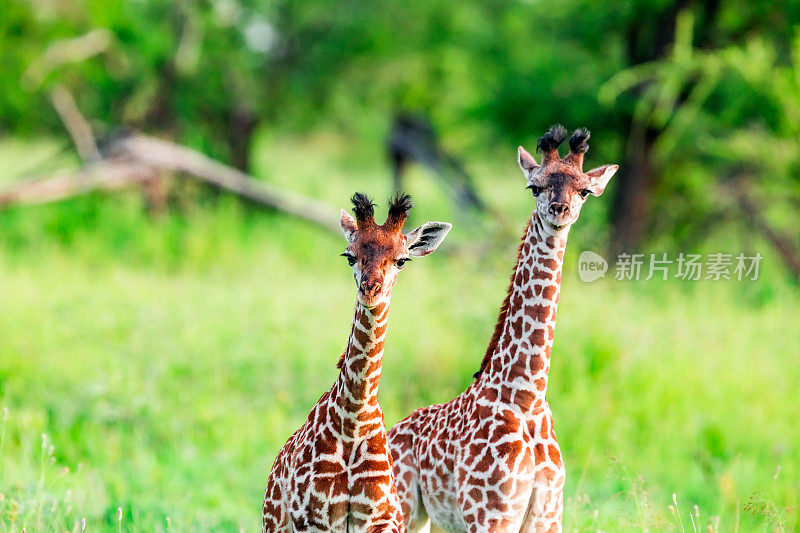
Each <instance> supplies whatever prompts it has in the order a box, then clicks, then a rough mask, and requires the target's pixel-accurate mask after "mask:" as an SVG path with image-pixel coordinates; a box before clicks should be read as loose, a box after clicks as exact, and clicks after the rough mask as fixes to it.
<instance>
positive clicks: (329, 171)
mask: <svg viewBox="0 0 800 533" xmlns="http://www.w3.org/2000/svg"><path fill="white" fill-rule="evenodd" d="M49 146H50V143H47V142H39V143H36V144H31V145H29V146H25V145H24V144H21V143H19V142H15V143H11V144H8V143H0V172H2V173H5V172H10V171H12V170H13V168H12V167H16V166H17V165H19V164H20V163H19V162H21V161H25V160H27V159H28V157H29V156H32V155H34V154H37V153H39V152H47V151H48V150H49ZM309 151H312V152H313V153H314V154H316V155H317V157H315V158H308V157H305V155H306V154H307V153H308V152H309ZM500 155H502V153H501V152H499V153H498V154H497V157H491V158H487V159H489V160H490V161H493V162H491V163H485V162H484V163H480V162H478V161H473V162H471V163H472V164H473V165H474V166H475V167H476V169H479V170H480V171H481V172H482V173H485V174H487V175H492V176H495V177H496V178H495V180H493V182H492V183H491V184H485V186H484V188H483V189H482V190H481V192H482V193H483V194H485V196H486V197H487V199H489V200H490V201H491V202H492V203H499V202H503V203H504V206H505V209H506V213H507V216H508V218H509V219H510V221H511V223H512V225H513V230H512V233H510V234H507V233H505V232H504V231H503V230H502V229H500V228H496V227H485V226H482V225H474V224H473V225H470V224H469V222H467V221H462V220H460V219H459V216H458V214H457V213H454V212H453V210H452V208H451V207H450V206H449V201H448V197H447V195H446V194H444V193H443V192H442V191H440V190H439V189H438V188H437V187H436V185H435V184H434V183H432V182H431V181H430V180H427V179H425V176H424V173H423V172H421V171H419V170H414V171H412V172H411V174H410V176H409V184H410V185H411V186H413V187H414V189H415V190H417V191H418V194H417V195H416V197H415V198H416V200H417V203H418V207H416V208H415V209H414V210H413V211H412V219H411V220H409V222H408V224H409V225H410V226H411V225H416V224H420V223H422V222H424V221H426V220H430V219H444V220H449V221H453V222H455V223H456V224H455V226H454V228H453V230H452V231H451V233H450V235H448V238H447V240H446V241H445V243H444V244H443V246H442V248H441V249H440V250H438V251H437V252H436V253H435V254H432V255H431V256H430V257H427V258H424V259H421V260H419V261H415V262H414V263H413V264H412V265H410V266H408V267H406V268H405V269H404V270H403V272H402V276H401V279H399V280H398V283H397V286H396V288H395V290H394V292H393V299H392V310H391V319H390V322H391V323H390V326H389V333H388V339H387V354H386V358H385V362H384V365H385V366H384V372H383V377H382V381H381V404H382V406H383V409H384V413H385V415H386V419H387V424H389V425H391V424H393V423H394V422H396V421H398V420H399V419H401V418H402V417H404V416H406V415H407V414H408V413H409V412H410V411H411V410H412V409H414V408H416V407H420V406H423V405H429V404H431V403H435V402H441V401H446V400H448V399H450V398H452V397H453V396H454V395H455V394H457V393H458V392H460V391H461V390H463V389H464V387H466V386H467V384H468V383H470V381H471V379H472V377H471V376H472V374H473V372H474V371H475V370H476V369H477V367H478V365H479V363H480V359H481V357H482V355H483V350H484V349H485V345H486V342H487V341H488V339H489V337H490V335H491V331H492V327H493V325H494V321H495V319H496V315H497V308H498V306H499V305H500V302H501V300H502V297H503V294H504V290H505V287H506V284H507V282H508V273H509V271H510V269H511V267H512V264H513V258H514V253H515V249H516V243H517V239H518V237H519V234H520V233H521V232H522V228H523V226H524V223H525V220H526V218H527V217H528V216H529V215H530V212H531V209H532V205H533V201H532V199H531V197H530V195H529V194H527V193H526V192H525V191H523V190H522V183H523V177H522V174H521V173H520V172H519V169H518V168H517V166H516V162H515V161H514V160H513V158H507V157H505V158H504V157H500ZM254 164H255V165H256V166H257V168H259V169H261V170H260V173H261V174H263V175H264V176H265V177H267V178H268V179H270V180H271V181H273V182H276V183H279V184H280V185H282V186H284V187H289V186H290V185H291V186H293V187H294V188H295V189H296V190H299V191H301V192H304V193H306V194H311V193H315V194H317V195H318V196H320V197H321V198H323V199H324V200H325V201H327V202H329V203H332V204H334V205H337V206H340V207H347V205H346V199H347V197H348V195H349V194H351V193H352V191H353V190H354V189H363V190H369V191H370V192H372V193H373V194H374V195H375V196H376V198H377V199H378V203H379V206H378V208H377V210H378V212H379V213H385V209H386V207H385V203H384V202H383V199H384V198H386V197H387V196H388V194H389V192H390V191H389V187H390V182H389V180H386V181H385V183H384V188H383V189H381V187H379V186H377V185H376V184H375V183H374V175H375V174H376V173H380V172H381V170H380V165H381V161H380V158H375V159H373V160H369V159H363V160H361V161H360V163H359V164H354V163H353V162H352V154H351V153H350V146H349V145H348V143H347V142H346V140H343V139H341V138H340V137H339V136H337V135H330V134H327V135H326V134H317V135H314V136H304V137H302V138H299V139H289V138H282V139H280V140H275V139H270V138H265V139H263V140H261V141H259V150H258V156H257V161H254ZM323 174H324V175H325V177H326V179H325V183H324V184H320V183H319V180H317V179H315V178H314V177H316V176H320V175H323ZM297 176H304V177H305V178H302V179H298V178H297ZM605 201H606V197H605V196H603V197H601V198H596V199H592V200H590V202H589V203H587V205H586V206H585V208H584V210H583V213H582V215H581V216H582V218H581V220H580V221H579V222H578V223H577V224H576V226H575V227H574V228H573V230H572V232H571V236H570V245H569V250H568V252H567V255H566V259H565V272H564V276H563V280H562V293H561V297H560V302H559V307H560V309H559V321H558V329H557V333H556V341H555V347H554V350H553V365H552V369H551V386H550V389H549V390H548V397H549V401H550V404H551V406H552V408H553V411H554V417H555V418H554V420H555V425H556V429H557V431H558V438H559V441H560V442H561V445H562V449H563V450H564V454H565V464H566V465H567V471H568V478H567V489H566V513H565V519H566V527H567V530H569V531H576V530H577V531H587V532H589V531H597V530H598V529H599V530H603V531H642V530H644V529H648V530H650V531H681V528H680V526H679V525H678V524H679V523H678V520H677V516H676V514H674V513H673V512H672V511H670V509H669V506H670V505H672V494H673V493H677V498H678V503H679V506H678V509H679V510H680V512H681V513H682V516H683V521H684V526H685V530H691V529H690V527H691V526H689V520H690V519H689V517H688V515H689V514H693V515H694V505H697V506H698V511H699V515H697V516H694V520H695V522H696V523H697V524H698V530H700V526H702V529H703V530H704V531H705V530H706V526H707V525H709V524H712V525H713V524H715V523H716V520H717V519H716V518H715V517H719V518H718V520H719V527H718V529H717V531H734V530H736V525H737V524H739V526H738V528H739V531H764V532H766V531H773V528H772V527H773V526H772V524H773V521H774V518H775V516H778V515H775V512H777V513H782V514H783V515H785V518H784V522H782V524H783V527H784V528H785V530H787V531H791V530H792V528H793V527H794V528H796V527H797V524H798V513H797V511H796V510H792V509H793V508H796V506H797V504H798V501H800V492H798V486H797V482H796V481H797V479H798V476H800V463H798V457H800V448H799V447H798V446H800V433H799V430H798V427H797V424H796V423H795V421H796V420H797V418H798V416H800V368H798V364H799V363H798V362H800V352H798V350H800V345H799V344H798V343H797V329H796V323H795V322H796V321H795V320H793V319H794V317H797V316H798V313H800V307H798V306H799V304H798V299H797V297H796V291H795V290H794V289H793V288H792V287H791V285H790V284H789V282H788V281H787V280H786V279H785V277H784V276H782V275H781V272H780V269H779V267H778V265H777V264H776V262H775V258H774V256H772V255H770V254H768V252H767V251H765V252H764V253H765V258H764V261H763V264H762V268H761V274H760V277H759V280H758V281H757V282H736V281H733V282H724V281H723V282H708V281H706V282H703V281H699V282H688V281H683V282H682V281H679V280H670V281H666V282H665V281H660V280H652V281H640V282H619V281H614V280H613V279H611V278H612V275H611V274H609V275H607V279H605V280H602V281H597V282H594V283H591V284H586V283H582V282H581V281H579V279H578V276H577V271H576V262H577V258H578V256H579V255H580V251H582V250H584V249H587V248H589V249H591V248H592V247H593V246H594V245H595V244H596V243H597V228H596V227H595V224H596V223H597V219H598V215H599V214H601V213H602V211H603V209H602V204H603V202H605ZM344 244H345V241H344V239H343V238H342V237H341V236H340V235H334V234H330V233H326V232H321V231H319V230H318V229H317V228H315V227H312V226H310V225H307V224H304V223H301V222H298V221H295V220H293V219H291V218H288V217H284V216H281V215H279V214H276V213H264V212H257V211H253V210H250V209H248V208H246V207H244V206H243V205H242V204H240V203H239V202H238V201H236V200H235V199H233V198H227V197H220V198H205V199H204V200H203V201H201V202H200V203H196V202H192V203H190V204H188V205H186V206H184V207H182V208H180V209H175V210H173V211H172V212H170V213H166V214H164V215H163V216H161V217H159V218H152V217H149V216H148V215H147V213H146V211H145V208H144V204H143V202H142V199H141V197H140V195H139V193H138V192H136V191H130V192H127V193H123V194H116V195H94V196H87V197H82V198H74V199H71V200H69V201H66V202H64V203H61V204H58V205H49V206H35V207H25V208H17V209H13V210H9V211H6V212H4V213H2V216H0V407H2V406H6V407H8V415H7V419H6V420H5V421H4V422H2V425H0V434H2V435H3V437H2V439H0V440H2V444H0V529H5V530H9V531H19V530H21V528H22V527H27V530H28V531H57V530H58V531H62V530H72V531H76V532H77V531H80V523H81V520H82V519H83V518H86V520H87V524H88V525H87V531H98V530H100V531H116V530H117V526H118V518H117V517H118V515H117V509H118V508H122V510H123V511H122V512H123V516H122V529H123V530H124V531H166V530H178V531H238V530H239V528H244V529H245V530H246V531H250V530H256V529H257V528H258V524H259V519H260V508H261V507H260V504H261V497H262V495H263V490H264V487H265V484H266V477H267V473H268V470H269V467H270V465H271V463H272V461H273V459H274V457H275V455H276V453H277V452H278V450H279V449H280V447H281V446H282V445H283V444H284V442H285V440H286V438H287V437H288V436H289V435H290V434H291V432H292V431H294V430H296V429H297V427H299V425H300V424H301V423H302V422H303V421H304V420H305V418H306V417H307V415H308V411H309V410H310V408H311V406H312V405H313V404H314V402H316V400H317V399H318V398H319V396H320V395H321V394H322V393H323V392H324V391H325V390H326V389H327V388H328V387H329V386H330V384H331V383H332V382H333V380H334V379H335V375H336V372H337V370H336V368H335V363H336V359H337V357H338V355H339V353H340V352H341V349H342V347H343V346H344V343H345V342H346V340H347V334H348V331H349V327H350V320H351V318H352V310H353V302H354V292H355V287H354V285H353V281H352V275H351V273H350V271H349V269H348V267H347V265H346V263H345V262H344V261H343V259H342V258H341V257H340V256H339V254H340V253H341V251H342V249H343V246H344ZM717 244H718V243H717ZM761 245H762V243H756V246H757V249H762V248H760V246H761ZM707 251H709V252H713V251H717V249H714V248H710V249H708V250H707ZM42 434H45V435H46V437H45V443H44V446H42ZM51 446H52V449H51ZM753 498H757V499H758V501H764V502H766V503H765V504H764V505H766V506H767V507H765V509H766V510H770V512H771V513H772V514H769V513H766V511H765V514H763V515H762V514H761V513H760V511H759V509H761V507H759V506H757V505H756V506H754V507H753V510H752V511H748V510H746V509H745V506H746V505H747V503H748V502H749V501H750V500H751V499H753ZM759 505H760V504H759ZM773 508H774V510H775V512H772V511H771V510H772V509H773ZM773 515H774V516H773Z"/></svg>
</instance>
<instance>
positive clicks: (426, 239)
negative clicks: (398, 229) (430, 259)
mask: <svg viewBox="0 0 800 533" xmlns="http://www.w3.org/2000/svg"><path fill="white" fill-rule="evenodd" d="M452 227H453V225H452V224H448V223H447V222H426V223H425V224H423V225H421V226H420V227H418V228H417V229H415V230H414V231H412V232H411V233H406V234H405V235H404V237H405V239H406V246H408V255H411V256H413V257H422V256H425V255H428V254H430V253H433V252H434V251H435V250H436V249H437V248H438V247H439V245H440V244H442V241H443V240H444V238H445V237H446V236H447V232H449V231H450V228H452Z"/></svg>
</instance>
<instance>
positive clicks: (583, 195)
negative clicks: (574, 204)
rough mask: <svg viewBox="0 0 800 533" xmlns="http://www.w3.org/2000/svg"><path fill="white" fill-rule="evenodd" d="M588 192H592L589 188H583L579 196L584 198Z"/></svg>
mask: <svg viewBox="0 0 800 533" xmlns="http://www.w3.org/2000/svg"><path fill="white" fill-rule="evenodd" d="M590 194H592V191H590V190H589V189H583V190H582V191H581V198H583V199H586V197H588V196H589V195H590Z"/></svg>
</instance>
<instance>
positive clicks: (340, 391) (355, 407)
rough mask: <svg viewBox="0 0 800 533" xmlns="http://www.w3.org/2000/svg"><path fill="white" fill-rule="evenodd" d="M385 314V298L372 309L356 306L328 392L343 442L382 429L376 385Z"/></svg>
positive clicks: (363, 436) (381, 353)
mask: <svg viewBox="0 0 800 533" xmlns="http://www.w3.org/2000/svg"><path fill="white" fill-rule="evenodd" d="M388 317H389V300H388V299H387V300H386V301H384V302H382V303H380V304H378V305H376V306H375V307H373V308H367V307H364V306H363V305H361V304H360V303H359V304H357V306H356V312H355V316H354V317H353V327H352V329H351V331H350V339H349V341H348V343H347V348H346V349H345V352H344V354H343V355H342V361H341V364H340V366H341V370H340V372H339V377H338V378H337V380H336V383H335V384H334V386H333V389H332V394H331V402H332V404H333V406H334V412H335V414H336V418H338V419H339V420H337V421H333V423H334V427H336V428H337V429H338V430H339V432H340V437H341V438H342V440H344V441H347V442H352V441H356V440H361V439H364V438H368V437H370V436H372V435H373V434H374V433H375V432H378V431H381V430H382V428H383V414H382V413H381V409H380V406H379V405H378V385H379V383H380V380H381V366H382V363H383V342H384V339H385V338H386V326H387V323H388Z"/></svg>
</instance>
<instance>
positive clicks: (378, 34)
mask: <svg viewBox="0 0 800 533" xmlns="http://www.w3.org/2000/svg"><path fill="white" fill-rule="evenodd" d="M2 2H3V5H2V11H3V17H2V18H0V46H2V48H0V61H1V62H2V64H3V67H4V75H3V76H2V78H0V94H2V97H0V131H5V132H6V133H15V134H25V135H39V134H42V133H48V134H53V133H55V134H63V126H62V125H60V124H59V122H58V120H57V117H56V115H55V113H54V112H53V111H52V110H51V108H50V106H49V104H48V102H47V94H48V93H47V91H48V89H49V88H52V87H53V86H55V85H56V84H62V85H64V86H66V87H67V88H68V89H69V90H70V91H71V92H72V93H73V94H74V95H75V96H76V100H77V101H78V102H79V106H80V108H81V110H82V111H83V112H84V113H85V114H86V115H87V116H88V117H90V119H92V120H93V124H94V125H95V126H96V127H97V128H98V129H99V130H101V131H105V132H106V133H109V132H111V131H112V130H114V129H116V128H118V127H131V128H136V129H140V130H145V131H147V132H148V133H155V134H159V135H163V136H167V137H171V138H173V139H176V140H178V141H179V142H182V143H185V144H188V145H190V146H193V147H195V148H199V149H202V150H203V151H205V152H206V153H208V154H210V155H212V156H214V157H217V158H220V159H222V160H225V161H228V162H230V163H233V164H234V165H236V166H238V167H240V168H245V169H249V168H251V162H252V157H251V155H252V149H253V145H254V144H253V143H254V139H255V138H256V136H257V135H258V132H259V131H265V130H272V129H275V128H280V129H283V130H286V129H288V130H292V131H295V132H307V131H310V130H313V129H315V128H318V127H319V126H320V125H321V124H326V125H328V126H333V127H334V128H335V130H336V131H337V132H339V133H340V134H341V135H344V136H346V137H348V138H350V139H352V140H353V143H354V146H357V145H359V144H361V145H364V144H365V143H366V144H367V145H369V146H370V147H371V149H377V150H380V149H381V148H380V146H379V143H378V142H377V141H379V140H380V139H382V138H383V135H384V134H385V132H386V131H387V129H388V125H389V123H390V121H391V117H392V115H393V113H395V112H397V111H400V110H411V111H415V112H420V113H423V114H424V115H427V116H429V117H430V118H431V119H432V120H433V122H434V124H435V125H436V126H437V128H438V130H439V131H440V132H441V133H442V135H443V137H444V139H445V142H446V144H447V145H448V146H450V147H451V148H453V149H455V150H456V151H457V152H460V153H462V154H464V153H466V152H467V151H469V150H479V151H482V150H484V148H485V147H486V146H487V145H488V146H501V145H502V146H508V145H511V146H513V145H516V144H526V145H530V144H532V143H533V142H534V141H535V139H536V138H537V137H538V135H540V134H541V132H542V131H544V129H545V128H546V127H548V126H549V125H550V124H553V123H556V122H563V123H565V124H567V125H568V126H570V127H577V126H579V125H583V126H587V127H589V128H590V129H592V130H593V131H595V133H596V142H594V143H593V145H592V146H593V151H592V153H593V154H594V155H593V157H596V158H597V161H598V162H617V163H619V164H620V166H621V171H620V174H619V176H618V178H617V179H616V180H615V182H614V184H613V185H612V192H611V195H612V200H611V202H610V207H609V209H608V212H607V214H606V219H607V220H606V222H607V224H608V225H609V226H610V227H611V228H612V232H611V237H612V239H613V242H614V243H615V246H616V247H617V248H622V247H627V248H637V247H640V246H641V245H642V243H646V242H648V241H650V240H652V239H655V240H656V241H658V240H659V239H661V242H664V240H665V239H677V240H678V242H679V243H680V244H681V245H683V246H690V247H691V246H694V244H696V242H698V241H701V240H703V239H706V238H707V237H708V235H709V234H710V233H713V228H714V227H715V226H716V223H715V221H718V220H721V221H723V223H728V222H730V220H731V219H733V220H734V221H735V220H736V219H737V218H739V217H737V215H736V211H737V209H738V207H737V206H736V205H730V202H728V203H726V202H724V201H723V202H721V204H720V203H719V202H718V201H717V198H718V197H719V196H720V194H719V190H718V189H717V185H718V184H719V182H723V183H724V182H725V180H728V179H729V178H730V175H731V174H736V175H737V176H738V177H739V178H741V177H742V176H744V175H745V174H746V179H747V184H748V187H753V186H755V187H757V188H759V189H758V190H759V192H760V193H761V194H762V195H764V196H766V197H767V198H768V199H769V200H768V203H769V204H770V205H776V207H774V208H771V211H775V212H774V213H773V212H770V213H768V214H767V218H768V221H769V223H770V224H776V225H777V226H779V227H781V228H784V229H785V231H788V232H789V238H790V239H793V240H794V241H797V240H798V239H800V235H798V234H797V231H796V227H795V226H796V225H795V224H793V223H792V219H793V218H795V217H794V215H793V213H794V212H795V211H796V208H797V198H798V196H800V186H798V180H797V178H796V176H797V175H798V173H800V162H798V158H797V157H796V153H797V150H796V149H794V145H795V144H796V143H797V138H798V126H797V123H798V120H800V119H798V109H797V97H798V91H797V82H796V76H797V68H798V67H797V63H796V61H795V59H794V58H795V57H796V55H797V54H796V48H797V46H796V44H795V43H796V40H797V39H796V36H795V35H796V31H797V25H798V23H800V4H798V3H797V2H794V1H790V0H780V1H776V2H750V1H746V0H731V1H726V2H718V1H714V2H705V1H693V0H660V1H657V2H652V1H649V0H648V1H645V0H627V1H624V2H615V3H614V4H604V3H597V2H590V1H588V0H572V1H561V0H553V1H547V2H521V1H518V0H491V1H488V2H459V3H456V4H454V3H452V2H449V1H444V0H434V1H429V0H411V1H409V2H403V3H399V4H398V3H395V2H368V3H364V2H356V1H353V0H345V1H342V2H336V3H335V4H332V3H331V2H330V1H329V0H303V1H298V0H269V1H267V0H259V1H252V2H242V1H240V0H204V1H201V2H190V1H186V0H182V1H179V2H171V1H167V0H120V1H116V2H94V1H81V2H67V1H62V0H30V1H26V0H2ZM354 149H357V148H354ZM741 167H745V168H746V169H747V172H746V173H743V172H738V171H737V169H739V168H741ZM764 201H765V202H767V199H766V198H765V199H764ZM667 206H668V208H667ZM676 207H677V208H676ZM665 213H666V215H667V216H663V215H664V214H665ZM707 229H710V230H711V231H706V230H707ZM795 248H796V247H795Z"/></svg>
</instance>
